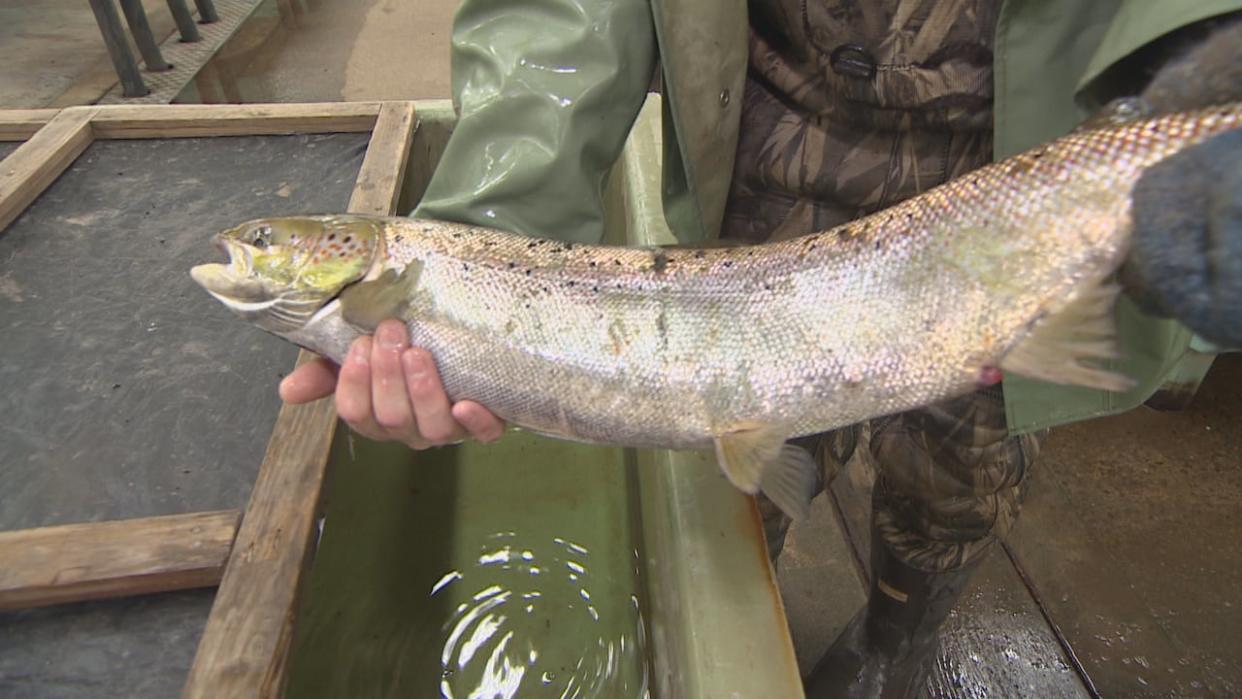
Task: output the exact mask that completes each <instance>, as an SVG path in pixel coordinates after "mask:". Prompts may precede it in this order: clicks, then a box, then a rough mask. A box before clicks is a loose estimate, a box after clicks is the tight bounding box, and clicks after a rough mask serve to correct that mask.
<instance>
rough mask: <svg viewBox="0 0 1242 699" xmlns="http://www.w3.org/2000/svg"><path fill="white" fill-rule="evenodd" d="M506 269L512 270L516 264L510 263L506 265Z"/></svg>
mask: <svg viewBox="0 0 1242 699" xmlns="http://www.w3.org/2000/svg"><path fill="white" fill-rule="evenodd" d="M508 267H509V269H513V268H514V267H517V263H516V262H510V263H509V264H508Z"/></svg>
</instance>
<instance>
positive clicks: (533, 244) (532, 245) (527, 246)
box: [526, 240, 539, 250]
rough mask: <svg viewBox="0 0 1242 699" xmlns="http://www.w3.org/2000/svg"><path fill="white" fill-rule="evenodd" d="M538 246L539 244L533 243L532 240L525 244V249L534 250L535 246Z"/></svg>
mask: <svg viewBox="0 0 1242 699" xmlns="http://www.w3.org/2000/svg"><path fill="white" fill-rule="evenodd" d="M538 244H539V243H537V242H535V241H533V240H532V241H530V242H529V243H527V244H526V248H527V249H528V250H534V249H535V246H536V245H538Z"/></svg>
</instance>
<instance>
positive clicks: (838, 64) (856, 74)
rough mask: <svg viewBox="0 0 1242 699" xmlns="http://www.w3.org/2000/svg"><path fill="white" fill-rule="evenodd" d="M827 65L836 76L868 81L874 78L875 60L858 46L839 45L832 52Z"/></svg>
mask: <svg viewBox="0 0 1242 699" xmlns="http://www.w3.org/2000/svg"><path fill="white" fill-rule="evenodd" d="M828 65H830V66H832V69H833V70H835V71H836V72H837V74H838V75H846V76H849V77H852V78H864V79H867V80H870V79H872V78H874V77H875V68H876V60H875V58H874V57H873V56H872V55H871V54H870V53H868V52H867V49H865V48H863V47H861V46H859V45H858V44H841V45H840V46H838V47H836V48H835V49H833V50H832V54H831V55H830V56H829V57H828Z"/></svg>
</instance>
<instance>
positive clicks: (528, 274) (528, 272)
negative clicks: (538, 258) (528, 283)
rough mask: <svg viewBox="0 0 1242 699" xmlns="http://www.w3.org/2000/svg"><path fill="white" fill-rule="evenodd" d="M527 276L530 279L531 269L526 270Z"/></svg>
mask: <svg viewBox="0 0 1242 699" xmlns="http://www.w3.org/2000/svg"><path fill="white" fill-rule="evenodd" d="M526 276H528V277H529V276H530V270H529V269H528V270H526Z"/></svg>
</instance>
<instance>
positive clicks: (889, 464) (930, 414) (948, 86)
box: [722, 0, 1038, 571]
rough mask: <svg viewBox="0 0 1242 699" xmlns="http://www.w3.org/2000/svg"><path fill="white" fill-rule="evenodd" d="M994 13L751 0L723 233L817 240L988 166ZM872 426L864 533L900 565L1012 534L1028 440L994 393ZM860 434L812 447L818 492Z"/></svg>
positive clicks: (969, 4)
mask: <svg viewBox="0 0 1242 699" xmlns="http://www.w3.org/2000/svg"><path fill="white" fill-rule="evenodd" d="M999 5H1000V3H999V2H997V1H996V0H935V1H928V0H885V1H883V2H875V1H871V2H862V1H859V2H855V1H851V0H829V1H828V2H820V3H800V2H794V1H791V0H783V1H778V2H767V3H758V6H757V7H754V8H753V9H752V15H753V16H752V27H753V28H752V34H751V46H750V54H751V58H750V63H751V66H750V74H749V77H748V81H747V89H746V94H745V98H744V99H745V104H744V107H743V111H742V129H741V138H740V141H739V144H738V156H737V164H736V167H735V170H734V177H733V185H732V190H731V192H730V199H729V206H728V209H727V211H726V214H725V224H724V230H723V232H722V236H723V237H725V238H729V239H733V240H744V241H746V242H751V243H758V242H763V241H766V240H773V239H781V238H789V237H793V236H797V235H802V234H804V233H809V232H812V231H815V230H822V229H824V228H828V227H830V226H834V225H837V224H840V223H843V222H846V221H849V220H852V219H854V218H857V217H859V216H862V215H866V214H869V213H871V212H874V211H877V210H879V209H883V208H886V207H889V206H892V205H894V204H896V203H898V202H900V201H902V200H904V199H906V198H908V197H911V196H914V195H916V194H918V193H920V192H922V191H925V190H927V189H929V188H931V187H933V186H935V185H938V184H941V183H943V182H946V181H948V180H949V179H952V178H954V177H957V176H959V175H961V174H963V173H966V172H969V171H970V170H973V169H975V168H977V167H980V166H982V165H984V164H986V163H988V162H990V161H991V152H992V150H991V145H992V131H991V102H992V68H991V59H992V53H991V41H992V36H993V33H994V27H995V21H996V13H997V10H998V8H999ZM871 428H872V439H871V443H870V449H871V454H872V456H874V461H875V464H876V465H877V468H878V474H877V481H876V491H875V498H874V510H875V512H874V517H875V524H876V526H877V528H878V531H879V535H880V536H881V538H882V539H883V541H884V543H885V544H886V545H887V546H889V547H891V548H892V549H893V550H894V551H895V552H896V553H897V554H898V555H899V556H900V557H901V558H902V559H903V560H905V561H907V562H909V563H911V564H912V565H915V566H917V567H918V568H921V569H924V570H928V571H944V570H953V569H956V568H959V567H961V566H963V565H965V564H967V563H969V562H971V561H973V560H974V559H976V558H977V557H979V556H980V555H981V554H982V553H983V551H984V550H986V549H987V548H988V545H989V544H990V543H991V542H992V541H993V540H994V539H996V538H997V537H999V536H1003V535H1004V533H1005V532H1006V531H1008V529H1009V527H1010V526H1011V525H1012V523H1013V521H1014V519H1015V518H1016V517H1017V513H1018V508H1019V502H1020V499H1021V498H1020V493H1021V486H1022V482H1023V479H1024V477H1025V475H1026V473H1027V470H1028V468H1029V467H1030V465H1031V462H1032V461H1033V460H1034V458H1035V455H1036V453H1037V452H1038V441H1037V439H1036V437H1033V436H1022V437H1009V436H1008V435H1007V431H1006V427H1005V411H1004V402H1003V398H1002V394H1001V390H1000V387H999V386H997V387H992V388H988V389H985V390H981V391H979V392H977V393H974V394H971V395H968V396H963V397H961V398H957V399H954V400H950V401H947V402H945V403H942V404H940V405H936V406H932V407H930V408H927V409H923V410H918V411H913V412H910V413H905V414H902V415H896V416H890V417H885V418H881V419H878V420H875V421H873V422H872V424H871ZM858 432H859V429H858V427H857V426H855V427H853V428H850V429H847V430H841V431H839V432H838V433H836V434H834V435H832V436H831V437H830V439H827V440H824V441H823V442H822V443H821V444H819V445H811V446H813V448H814V449H815V450H816V455H817V456H818V457H820V462H821V463H822V464H824V474H825V476H824V486H825V487H827V485H828V483H829V482H830V480H831V478H832V476H833V475H834V474H835V471H836V469H837V468H838V466H839V464H840V460H841V459H848V458H849V455H850V454H851V453H852V451H853V444H855V443H856V442H857V435H858ZM811 441H815V440H811ZM760 508H761V511H762V512H763V514H764V518H765V527H766V529H767V534H768V541H769V550H770V552H771V553H772V555H773V556H774V557H775V555H776V554H777V553H778V552H779V550H780V548H781V546H782V544H783V542H784V538H785V532H786V530H787V529H788V526H789V521H788V520H787V519H786V518H784V516H783V515H782V514H781V513H780V512H779V510H777V509H776V508H775V507H774V506H773V505H772V504H771V502H769V501H767V500H766V498H760Z"/></svg>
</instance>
